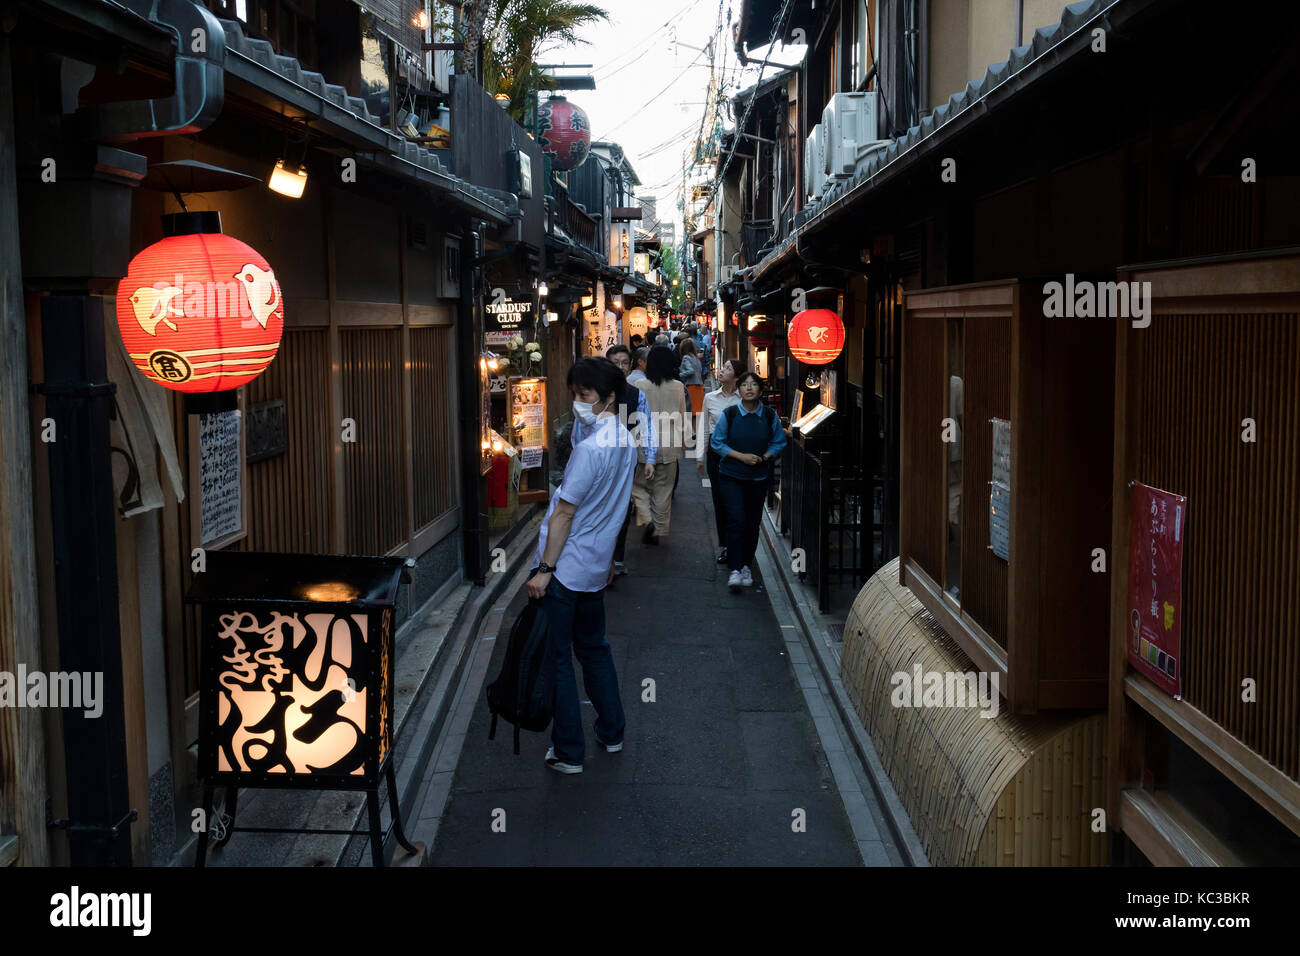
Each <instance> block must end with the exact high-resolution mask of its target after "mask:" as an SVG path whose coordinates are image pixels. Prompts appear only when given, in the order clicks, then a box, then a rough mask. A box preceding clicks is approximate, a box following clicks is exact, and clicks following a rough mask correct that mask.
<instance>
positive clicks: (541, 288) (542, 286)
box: [537, 279, 550, 299]
mask: <svg viewBox="0 0 1300 956" xmlns="http://www.w3.org/2000/svg"><path fill="white" fill-rule="evenodd" d="M549 291H550V290H549V289H547V288H546V280H544V279H543V280H542V281H541V282H540V283H538V285H537V294H538V295H539V296H541V297H542V298H543V299H545V298H546V294H547V292H549Z"/></svg>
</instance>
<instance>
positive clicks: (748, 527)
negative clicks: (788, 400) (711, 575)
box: [711, 372, 786, 591]
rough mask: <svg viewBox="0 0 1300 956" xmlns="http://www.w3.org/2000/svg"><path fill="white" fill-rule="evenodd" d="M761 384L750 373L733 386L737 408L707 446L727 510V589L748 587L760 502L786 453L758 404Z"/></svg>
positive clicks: (770, 415)
mask: <svg viewBox="0 0 1300 956" xmlns="http://www.w3.org/2000/svg"><path fill="white" fill-rule="evenodd" d="M762 387H763V383H762V380H761V379H759V377H758V376H757V375H755V374H754V373H753V372H746V373H745V374H743V375H742V376H740V379H739V381H738V382H737V390H738V391H739V392H740V403H739V404H737V405H732V406H730V407H729V408H726V409H724V410H723V412H722V417H721V418H719V419H718V424H717V425H716V426H715V427H714V429H713V437H712V439H711V444H712V446H713V450H714V451H715V452H717V453H718V455H719V456H720V458H721V462H720V464H719V465H718V472H719V476H720V478H721V484H722V500H723V502H724V504H725V506H726V511H727V566H728V567H729V568H730V569H731V575H730V576H729V577H728V578H727V587H729V588H731V589H732V590H733V591H736V590H739V589H740V588H742V587H752V586H753V584H754V573H753V571H752V570H751V567H752V565H753V562H754V552H755V551H756V550H757V549H758V530H759V522H760V521H761V520H762V518H763V499H764V498H765V497H766V495H767V483H768V480H769V478H770V477H771V468H770V462H771V461H772V460H773V459H774V458H775V457H776V456H777V455H779V454H781V449H783V448H785V442H786V438H785V429H783V428H782V427H781V419H780V417H779V416H778V415H777V414H776V412H775V411H774V410H773V409H772V408H770V407H768V406H767V405H764V404H762V403H761V402H760V401H759V395H761V394H762Z"/></svg>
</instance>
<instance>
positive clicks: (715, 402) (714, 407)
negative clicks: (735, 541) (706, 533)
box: [698, 359, 745, 564]
mask: <svg viewBox="0 0 1300 956" xmlns="http://www.w3.org/2000/svg"><path fill="white" fill-rule="evenodd" d="M744 371H745V369H744V366H742V365H741V364H740V359H727V360H726V361H725V362H723V363H722V365H721V366H720V367H719V368H718V382H719V385H718V387H717V388H716V389H714V390H713V391H711V392H708V393H706V394H705V396H704V412H703V414H702V415H701V417H700V433H699V435H700V440H699V444H703V443H705V442H708V443H709V447H708V448H706V449H704V454H703V455H702V456H701V457H700V461H699V465H698V468H699V473H700V477H701V478H703V477H704V476H705V475H706V474H707V475H708V477H709V494H710V495H711V496H712V497H713V522H714V525H715V527H716V528H717V531H718V564H726V563H727V509H726V506H725V505H724V503H723V501H722V480H721V476H720V474H719V472H718V466H719V465H721V464H722V457H721V456H720V455H719V454H718V453H717V452H716V451H714V450H713V443H712V441H711V438H712V435H713V430H714V428H716V427H717V425H718V422H719V421H720V420H721V418H722V413H723V412H725V411H726V410H727V409H728V408H730V407H731V406H732V405H738V404H740V393H739V392H738V391H737V389H736V381H737V380H738V379H739V378H740V376H741V375H742V374H744Z"/></svg>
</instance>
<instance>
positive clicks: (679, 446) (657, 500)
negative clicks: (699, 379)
mask: <svg viewBox="0 0 1300 956" xmlns="http://www.w3.org/2000/svg"><path fill="white" fill-rule="evenodd" d="M645 373H646V377H645V379H644V380H642V381H639V382H637V383H636V387H637V388H639V389H641V390H642V391H643V392H645V394H646V398H647V399H648V400H649V402H650V413H651V415H652V416H653V418H654V424H655V441H656V443H657V445H658V448H657V450H656V456H657V457H656V464H655V466H654V469H653V474H652V475H649V477H647V475H648V474H649V473H648V472H640V473H638V474H637V476H636V482H635V483H634V484H633V486H632V502H633V504H634V505H635V506H636V523H637V527H642V526H644V527H645V533H644V534H643V535H642V538H641V540H642V541H643V542H644V543H645V544H658V543H659V537H660V536H661V535H665V534H667V533H668V523H669V519H670V517H671V515H672V493H673V488H674V486H675V485H676V482H677V466H678V463H679V461H680V459H681V457H682V452H683V450H684V449H685V447H686V437H685V436H686V431H687V428H688V427H689V424H690V413H689V412H688V410H687V407H686V388H685V387H684V386H683V385H682V383H681V382H679V381H677V379H676V378H675V377H674V375H673V350H672V349H666V348H653V349H651V350H650V356H649V358H647V359H646V370H645ZM647 451H648V449H647V448H644V447H643V448H641V450H640V454H641V461H642V463H645V462H647V461H648V458H647Z"/></svg>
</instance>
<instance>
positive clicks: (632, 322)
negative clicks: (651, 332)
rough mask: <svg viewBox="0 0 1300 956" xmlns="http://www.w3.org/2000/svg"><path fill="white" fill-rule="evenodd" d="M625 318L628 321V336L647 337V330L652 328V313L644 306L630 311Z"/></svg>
mask: <svg viewBox="0 0 1300 956" xmlns="http://www.w3.org/2000/svg"><path fill="white" fill-rule="evenodd" d="M624 318H625V319H626V320H627V334H628V335H645V333H646V329H648V328H649V327H650V313H649V312H647V311H646V309H645V308H644V307H643V306H639V305H637V306H633V307H632V308H630V309H628V310H627V315H626V316H624Z"/></svg>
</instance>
